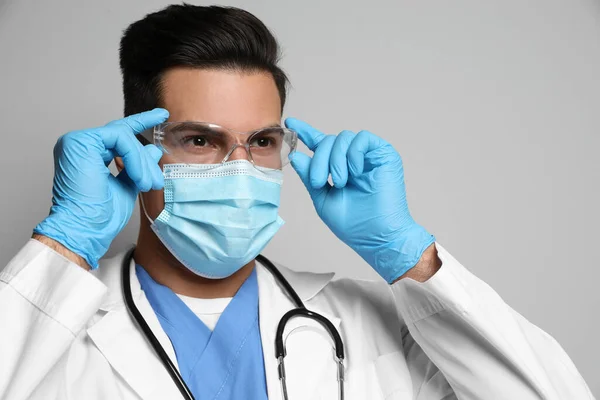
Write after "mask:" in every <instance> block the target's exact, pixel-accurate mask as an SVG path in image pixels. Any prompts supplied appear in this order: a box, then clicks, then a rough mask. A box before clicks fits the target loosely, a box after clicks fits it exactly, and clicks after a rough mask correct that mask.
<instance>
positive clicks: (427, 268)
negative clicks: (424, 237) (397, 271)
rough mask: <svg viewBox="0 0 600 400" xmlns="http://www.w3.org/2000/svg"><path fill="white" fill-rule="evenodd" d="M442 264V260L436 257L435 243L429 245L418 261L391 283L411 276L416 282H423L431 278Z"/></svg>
mask: <svg viewBox="0 0 600 400" xmlns="http://www.w3.org/2000/svg"><path fill="white" fill-rule="evenodd" d="M441 266H442V260H440V258H439V257H438V253H437V249H436V248H435V243H433V244H432V245H431V246H429V247H428V248H427V249H425V251H424V252H423V254H422V255H421V258H420V259H419V262H418V263H417V264H416V265H415V266H414V267H412V268H411V269H409V270H408V271H407V272H406V273H405V274H404V275H402V276H400V277H399V278H398V279H396V280H395V281H394V282H393V283H396V282H398V281H399V280H400V279H404V278H411V279H414V280H415V281H418V282H425V281H426V280H428V279H429V278H431V277H432V276H433V275H435V273H436V272H437V271H438V270H439V269H440V267H441Z"/></svg>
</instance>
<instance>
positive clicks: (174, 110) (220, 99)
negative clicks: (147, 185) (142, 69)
mask: <svg viewBox="0 0 600 400" xmlns="http://www.w3.org/2000/svg"><path fill="white" fill-rule="evenodd" d="M161 100H162V104H161V107H163V108H166V109H167V110H168V111H169V113H170V117H169V120H168V122H177V121H200V122H209V123H213V124H217V125H220V126H222V127H224V128H228V129H231V130H233V131H238V132H252V131H255V130H257V129H259V128H264V127H268V126H273V125H279V124H280V123H281V102H280V98H279V92H278V90H277V86H276V85H275V81H274V79H273V77H272V76H271V74H269V73H268V72H263V71H253V72H249V71H226V70H211V69H193V68H173V69H171V70H169V71H167V72H166V73H165V74H164V76H163V79H162V93H161ZM170 157H172V156H170V155H169V154H164V155H163V157H162V159H161V160H160V163H159V164H160V166H161V168H162V166H163V165H164V164H170V163H177V162H181V160H176V159H171V158H170ZM247 158H248V154H247V153H246V150H245V149H244V148H242V147H238V148H236V149H235V151H234V152H233V153H232V154H231V156H230V158H229V160H237V159H247ZM143 196H144V204H145V206H146V211H147V212H148V215H149V216H150V218H152V219H155V218H156V217H157V216H158V215H159V214H160V212H161V211H162V210H163V208H164V197H163V196H164V195H163V191H162V190H154V191H150V192H148V193H145V194H143Z"/></svg>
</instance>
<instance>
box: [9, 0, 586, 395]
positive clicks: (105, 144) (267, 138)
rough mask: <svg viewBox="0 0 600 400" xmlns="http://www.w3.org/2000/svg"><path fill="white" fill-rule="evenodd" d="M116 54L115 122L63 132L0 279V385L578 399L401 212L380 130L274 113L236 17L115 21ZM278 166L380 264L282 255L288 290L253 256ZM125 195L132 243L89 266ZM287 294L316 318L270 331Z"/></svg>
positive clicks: (555, 353) (520, 328)
mask: <svg viewBox="0 0 600 400" xmlns="http://www.w3.org/2000/svg"><path fill="white" fill-rule="evenodd" d="M120 56H121V69H122V73H123V89H124V97H125V114H126V116H127V117H126V118H124V119H121V120H117V121H114V122H111V123H109V124H107V125H106V126H104V127H100V128H95V129H86V130H82V131H76V132H71V133H68V134H66V135H64V136H63V137H61V139H59V141H58V143H57V145H56V147H55V153H54V154H55V179H54V186H53V199H52V208H51V212H50V215H49V216H48V217H47V218H46V219H45V220H44V221H42V222H41V223H40V224H39V225H38V226H37V227H36V228H35V230H34V235H33V238H32V240H30V241H29V242H28V243H27V244H26V245H25V246H24V248H23V249H22V250H21V251H20V252H19V253H18V254H17V255H16V256H15V257H14V258H13V260H12V261H11V262H10V263H9V265H8V266H6V268H5V269H4V270H3V271H2V272H1V274H0V326H1V327H2V328H1V329H0V338H1V339H2V340H0V343H1V344H0V360H1V362H0V397H1V398H3V399H4V398H6V399H140V398H142V399H177V398H192V396H193V397H194V398H196V399H242V398H243V399H266V398H269V399H278V398H283V395H282V392H287V393H289V397H290V398H291V399H332V398H337V397H338V392H339V391H340V390H343V392H344V394H345V398H347V399H436V400H441V399H592V398H593V396H592V394H591V393H590V391H589V389H588V388H587V386H586V384H585V382H584V381H583V380H582V378H581V377H580V375H579V373H578V372H577V369H576V368H575V366H574V365H573V363H572V362H571V360H570V359H569V357H568V356H567V355H566V354H565V352H564V351H563V350H562V349H561V347H560V346H559V344H558V343H556V341H555V340H554V339H553V338H552V337H550V336H549V335H548V334H546V333H545V332H543V331H542V330H541V329H539V328H537V327H536V326H534V325H532V324H531V323H529V322H528V321H527V320H525V318H523V317H522V316H521V315H519V314H518V313H517V312H516V311H514V310H512V309H511V308H510V307H508V306H507V305H506V304H505V303H504V302H503V301H502V300H501V299H500V298H499V296H498V295H497V294H496V293H495V292H494V291H493V290H492V289H491V288H490V287H489V286H487V285H486V284H485V283H484V282H482V281H480V280H479V279H477V278H476V277H475V276H473V275H472V274H471V273H470V272H469V271H467V270H466V269H465V268H464V267H462V266H461V265H460V264H459V263H458V262H457V261H456V260H455V259H454V258H453V257H452V256H451V255H450V254H449V253H448V252H447V251H446V250H445V249H444V248H443V247H442V246H440V245H439V243H436V242H435V239H434V237H433V236H432V235H431V234H430V233H428V232H427V231H426V230H425V228H423V227H422V226H420V225H418V224H417V223H416V222H415V221H414V220H413V219H412V217H411V216H410V213H409V211H408V207H407V203H406V194H405V188H404V179H403V170H402V161H401V158H400V156H399V154H398V153H397V152H396V151H395V150H394V149H393V148H392V147H391V146H390V145H389V144H388V143H386V142H385V141H383V140H382V139H380V138H378V137H377V136H375V135H373V134H372V133H370V132H367V131H362V132H358V133H354V132H350V131H344V132H342V133H340V134H339V135H324V134H322V133H320V132H319V131H317V130H316V129H314V128H312V127H311V126H309V125H308V124H306V123H304V122H302V121H300V120H297V119H288V120H286V121H285V127H281V125H280V122H281V114H282V109H283V105H284V102H285V96H286V81H287V78H286V76H285V74H284V73H283V72H282V70H281V69H280V68H279V67H278V66H277V60H278V46H277V43H276V41H275V39H274V37H273V36H272V35H271V33H270V32H269V31H268V29H267V28H266V27H265V26H264V25H263V24H262V23H261V22H260V21H259V20H258V19H256V18H255V17H254V16H253V15H251V14H249V13H247V12H245V11H242V10H239V9H234V8H221V7H196V6H190V5H176V6H170V7H167V8H166V9H164V10H162V11H159V12H157V13H154V14H150V15H148V16H146V17H145V18H144V19H142V20H141V21H138V22H136V23H134V24H133V25H131V26H130V27H129V28H128V29H127V30H126V32H125V34H124V36H123V38H122V41H121V49H120ZM148 110H151V111H148ZM167 110H168V111H167ZM296 135H297V136H298V137H299V139H300V140H302V141H303V142H304V143H305V144H306V145H307V146H308V148H309V149H310V150H312V151H313V152H314V155H313V156H312V158H310V157H309V156H307V155H304V154H301V153H298V152H295V151H294V149H295V146H296V139H297V136H296ZM136 136H137V139H136ZM113 159H114V160H115V162H116V164H117V166H118V168H119V170H120V173H119V174H118V175H117V176H113V175H111V173H110V172H109V170H108V168H107V166H108V165H109V164H110V162H112V160H113ZM289 160H291V165H292V167H293V168H294V169H295V171H296V172H297V173H298V175H299V176H300V178H301V180H302V181H303V183H304V185H305V186H306V188H307V190H308V192H309V194H310V196H311V198H312V201H313V203H314V205H315V209H316V211H317V213H318V214H319V216H320V217H321V219H322V220H323V221H324V222H325V223H326V224H327V226H328V227H329V228H330V229H331V230H332V231H333V232H334V233H335V234H336V235H337V236H338V237H339V238H340V240H342V241H344V242H345V243H346V244H348V245H349V246H350V247H351V248H352V249H354V250H355V251H356V252H357V253H358V254H359V255H360V256H361V257H363V259H364V260H365V261H366V263H367V264H369V265H370V266H371V267H372V268H374V269H375V271H377V272H378V273H379V274H380V275H381V277H382V278H383V279H381V280H380V281H377V282H365V281H355V280H349V279H342V280H336V281H333V280H332V279H331V278H332V275H331V274H309V273H298V272H292V271H290V270H287V269H285V268H284V267H281V266H279V267H277V269H278V270H280V271H281V273H282V274H283V277H284V278H285V279H286V280H287V281H289V283H290V285H291V289H292V290H293V291H295V292H296V293H297V296H298V297H299V299H295V298H294V295H293V293H292V292H291V291H290V290H288V288H286V285H285V284H284V283H282V279H281V278H280V277H278V276H277V274H276V272H272V271H270V269H269V262H268V261H266V260H264V259H259V260H258V262H257V261H255V259H256V258H257V257H258V255H259V253H260V251H261V250H262V249H263V248H264V246H265V245H266V244H267V243H268V241H269V240H270V239H271V238H272V237H273V235H274V234H275V233H276V232H277V230H278V229H279V227H280V226H281V224H282V222H283V221H282V220H281V219H280V218H279V217H278V216H277V208H278V205H279V191H280V187H281V176H282V175H281V174H282V172H281V169H282V168H284V166H285V164H287V162H288V161H289ZM329 176H331V181H332V183H333V185H330V184H329V183H328V178H329ZM138 196H139V199H140V205H141V209H142V212H143V215H142V219H141V221H142V222H141V226H140V233H139V237H138V242H137V246H136V249H135V253H134V254H133V259H131V260H129V259H128V258H127V257H126V256H125V255H124V254H122V255H119V256H117V257H115V258H113V259H108V260H103V261H100V262H99V259H100V258H101V257H102V256H103V255H104V253H105V252H106V250H107V249H108V247H109V245H110V243H111V241H112V240H113V239H114V238H115V236H116V235H117V234H118V233H119V231H120V230H121V229H122V228H123V227H124V226H125V224H126V223H127V221H128V220H129V218H130V216H131V213H132V210H133V207H134V201H135V200H136V198H137V197H138ZM122 268H125V269H124V270H123V271H124V272H125V278H127V277H129V279H130V282H127V284H126V285H124V286H122V282H121V270H122ZM88 271H89V272H88ZM129 290H130V291H131V293H132V300H133V302H134V304H135V307H137V309H139V312H140V313H141V316H142V317H143V319H144V320H145V321H146V322H145V323H144V322H140V323H139V324H138V322H137V317H136V319H134V318H133V317H132V315H135V311H132V312H131V314H130V312H129V311H128V307H127V306H126V301H125V298H124V293H127V292H128V291H129ZM297 301H302V302H303V303H304V304H305V305H306V308H307V309H308V310H311V311H313V312H316V313H318V314H319V315H320V316H322V317H324V318H326V319H327V321H329V322H324V321H325V320H322V319H320V318H321V317H316V319H309V318H302V317H295V318H292V319H289V321H288V324H287V326H285V329H284V330H283V332H277V330H278V324H279V321H280V320H281V319H282V317H284V315H286V313H287V312H288V311H290V310H292V309H294V308H295V303H296V302H297ZM284 318H285V317H284ZM144 324H147V325H148V327H147V328H148V329H149V330H151V335H153V336H151V335H150V334H144V332H143V329H140V328H141V327H143V326H144ZM140 325H141V326H140ZM336 331H337V332H339V335H340V338H339V339H341V341H342V342H343V347H344V353H343V354H344V355H345V357H343V358H342V357H341V356H342V352H341V346H340V343H337V342H338V340H335V339H338V338H336V336H335V332H336ZM279 333H281V337H279ZM147 336H150V338H148V337H147ZM152 337H155V338H156V341H157V342H158V344H159V346H156V343H154V344H153V345H151V342H152ZM332 337H333V338H334V339H332ZM277 339H282V340H283V341H284V344H285V347H286V353H285V355H286V357H285V374H284V373H283V368H282V367H279V366H278V360H277V359H276V349H275V348H274V343H275V342H276V340H277ZM334 342H336V343H334ZM334 344H335V345H336V351H335V353H333V350H332V346H333V345H334ZM155 347H156V348H157V349H158V350H156V349H155ZM160 348H162V349H163V351H164V352H165V354H166V357H168V359H169V360H170V362H171V363H172V364H173V365H174V367H175V370H176V371H177V372H176V373H175V372H169V368H167V367H166V366H165V365H164V363H163V361H164V360H161V358H160V357H159V355H157V353H158V352H160V351H161V350H160ZM279 348H280V347H278V350H277V351H279ZM334 354H335V357H334ZM336 357H337V358H336ZM336 360H337V361H338V363H336ZM177 374H179V375H180V377H181V380H182V381H183V383H181V382H179V383H178V381H177V379H178V377H177ZM280 374H281V375H280ZM284 377H285V380H281V382H280V378H284ZM338 380H339V381H338ZM282 388H285V389H284V390H282ZM340 388H341V389H340ZM188 392H189V394H186V393H188ZM183 396H185V397H183Z"/></svg>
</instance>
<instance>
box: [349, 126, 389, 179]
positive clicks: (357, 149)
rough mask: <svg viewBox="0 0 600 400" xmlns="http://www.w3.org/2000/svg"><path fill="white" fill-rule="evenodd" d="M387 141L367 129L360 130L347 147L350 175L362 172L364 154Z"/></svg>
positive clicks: (384, 144)
mask: <svg viewBox="0 0 600 400" xmlns="http://www.w3.org/2000/svg"><path fill="white" fill-rule="evenodd" d="M387 144H388V143H387V142H386V141H385V140H383V139H381V138H380V137H378V136H375V135H374V134H372V133H371V132H369V131H360V132H358V134H357V135H356V137H355V138H354V140H353V141H352V143H351V144H350V147H349V148H348V169H349V172H350V174H351V175H352V176H354V177H357V176H359V175H361V174H362V173H363V170H364V167H365V155H366V154H367V153H368V152H370V151H373V150H376V149H378V148H380V147H383V146H386V145H387Z"/></svg>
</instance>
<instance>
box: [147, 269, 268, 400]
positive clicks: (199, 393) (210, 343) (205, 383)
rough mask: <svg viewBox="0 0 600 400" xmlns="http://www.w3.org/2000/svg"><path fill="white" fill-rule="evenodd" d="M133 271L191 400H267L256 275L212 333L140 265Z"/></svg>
mask: <svg viewBox="0 0 600 400" xmlns="http://www.w3.org/2000/svg"><path fill="white" fill-rule="evenodd" d="M135 271H136V274H137V277H138V279H139V281H140V284H141V286H142V290H143V291H144V292H145V294H146V297H147V298H148V301H149V302H150V305H151V306H152V309H153V310H154V313H155V314H156V316H157V317H158V320H159V322H160V324H161V326H162V328H163V330H164V331H165V333H166V334H167V336H168V337H169V340H170V341H171V344H172V345H173V348H174V350H175V355H176V357H177V363H178V364H179V372H180V374H181V376H182V377H183V380H184V381H185V383H186V384H187V385H188V387H189V388H190V391H191V392H192V394H193V395H194V397H195V398H196V399H197V400H201V399H261V400H262V399H267V384H266V380H265V366H264V359H263V352H262V343H261V339H260V330H259V326H258V281H257V278H256V270H253V271H252V274H250V276H249V277H248V279H246V281H245V282H244V284H243V285H242V286H241V287H240V289H239V290H238V292H237V293H236V294H235V296H234V297H233V299H231V302H230V303H229V305H228V306H227V307H226V308H225V310H224V311H223V313H222V314H221V316H220V318H219V320H218V322H217V325H216V326H215V329H214V330H213V331H211V330H210V329H209V328H208V327H207V326H206V325H204V323H203V322H202V320H200V318H198V317H197V316H196V315H195V314H194V313H193V312H192V310H190V309H189V308H188V306H186V305H185V303H184V302H183V301H182V300H181V299H180V298H179V297H177V295H176V294H175V293H174V292H173V291H172V290H171V289H169V288H168V287H166V286H163V285H161V284H159V283H157V282H155V281H154V280H153V279H152V277H150V275H149V274H148V273H147V272H146V270H144V268H143V267H142V266H141V265H136V267H135Z"/></svg>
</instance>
